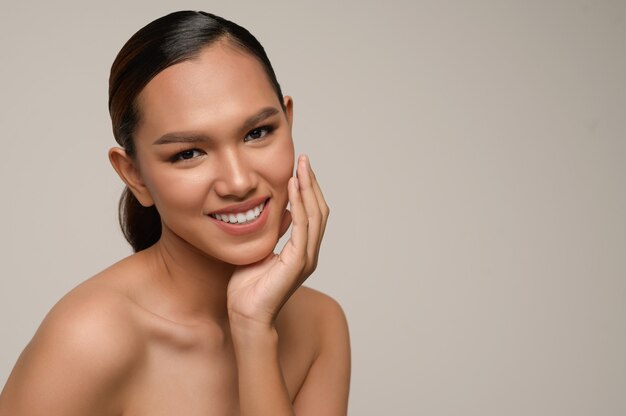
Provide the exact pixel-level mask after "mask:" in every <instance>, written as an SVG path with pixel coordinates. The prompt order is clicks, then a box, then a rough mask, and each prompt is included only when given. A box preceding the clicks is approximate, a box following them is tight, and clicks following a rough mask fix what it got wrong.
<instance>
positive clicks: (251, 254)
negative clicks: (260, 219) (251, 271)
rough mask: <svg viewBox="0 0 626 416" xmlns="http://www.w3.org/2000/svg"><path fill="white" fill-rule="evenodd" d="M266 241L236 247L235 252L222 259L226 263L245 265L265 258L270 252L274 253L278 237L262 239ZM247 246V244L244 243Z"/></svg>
mask: <svg viewBox="0 0 626 416" xmlns="http://www.w3.org/2000/svg"><path fill="white" fill-rule="evenodd" d="M264 240H266V241H263V242H258V243H256V244H253V245H252V246H251V247H241V248H238V249H236V251H237V252H236V253H231V254H232V255H229V256H226V258H223V259H222V260H223V261H225V262H226V263H230V264H232V265H234V266H246V265H248V264H253V263H256V262H259V261H261V260H263V259H265V258H266V257H267V256H269V255H270V254H272V253H274V248H275V247H276V244H277V242H278V239H275V240H271V239H264ZM246 246H247V245H246Z"/></svg>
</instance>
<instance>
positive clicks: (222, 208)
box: [131, 42, 294, 265]
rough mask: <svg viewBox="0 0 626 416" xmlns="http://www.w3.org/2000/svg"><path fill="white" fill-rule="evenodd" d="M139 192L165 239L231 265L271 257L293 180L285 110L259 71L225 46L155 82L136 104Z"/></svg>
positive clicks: (219, 45)
mask: <svg viewBox="0 0 626 416" xmlns="http://www.w3.org/2000/svg"><path fill="white" fill-rule="evenodd" d="M137 103H138V108H139V123H138V125H137V128H136V130H135V134H134V141H135V149H136V158H135V161H134V164H135V167H136V169H137V172H138V175H137V177H138V180H137V182H138V183H139V185H138V186H131V189H133V192H134V193H135V195H136V196H137V197H138V199H139V201H141V202H142V203H143V204H145V205H149V204H150V203H154V204H155V205H156V207H157V210H158V211H159V214H160V215H161V220H162V223H163V232H162V237H161V238H162V239H169V241H171V242H175V243H176V244H183V245H185V244H188V245H190V246H192V247H194V248H196V249H198V250H200V251H201V252H203V253H205V254H206V255H208V256H211V257H213V258H215V259H219V260H221V261H224V262H227V263H230V264H236V265H240V264H249V263H252V262H255V261H258V260H260V259H262V258H263V257H265V256H266V255H267V254H269V253H270V252H271V251H272V250H273V248H274V246H275V245H276V242H277V240H278V238H279V232H280V228H281V221H282V217H283V214H284V212H285V207H286V204H287V182H288V180H289V178H290V177H291V176H292V172H293V163H294V153H293V152H294V149H293V142H292V138H291V120H292V115H291V114H292V113H291V109H292V104H291V99H290V98H288V97H286V98H285V105H286V110H283V108H282V106H281V103H280V102H279V101H278V97H277V95H276V92H275V91H274V89H273V88H272V86H271V84H270V81H269V80H268V78H267V75H266V74H265V72H264V70H263V67H262V65H261V64H260V63H259V62H258V61H257V60H256V59H255V58H254V57H252V56H251V55H249V54H247V53H246V52H244V51H242V50H241V49H238V48H237V47H236V46H232V45H230V44H228V43H226V42H218V43H216V44H214V45H211V46H209V47H207V48H205V49H203V50H202V51H201V53H200V54H199V55H198V56H197V57H196V58H194V59H193V60H188V61H184V62H181V63H179V64H176V65H173V66H171V67H168V68H167V69H165V70H164V71H162V72H160V73H159V74H158V75H157V76H156V77H154V78H153V79H152V80H151V81H150V82H149V83H148V84H147V85H146V87H145V88H144V89H143V91H142V92H141V94H140V95H139V97H138V100H137Z"/></svg>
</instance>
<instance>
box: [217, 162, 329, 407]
mask: <svg viewBox="0 0 626 416" xmlns="http://www.w3.org/2000/svg"><path fill="white" fill-rule="evenodd" d="M296 171H297V178H292V179H291V180H290V181H289V185H288V188H289V189H288V191H289V203H290V206H291V218H292V225H293V227H292V232H291V237H290V239H289V241H287V243H286V244H285V247H284V248H283V250H282V251H281V253H280V254H279V255H275V254H270V255H269V256H268V257H267V258H266V259H264V260H263V261H261V262H259V263H256V264H253V265H249V266H245V267H242V268H240V269H238V270H237V271H236V272H235V273H234V274H233V276H232V278H231V280H230V282H229V287H228V311H229V319H230V326H231V334H232V339H233V345H234V349H235V355H236V359H237V367H238V376H239V400H240V410H241V415H242V416H252V415H272V416H281V415H294V414H295V413H294V408H293V406H292V403H291V400H290V399H289V395H288V392H287V388H286V386H285V380H284V377H283V374H282V371H281V368H280V363H279V360H278V335H277V332H276V326H275V320H276V317H277V315H278V312H279V311H280V310H281V308H282V306H283V305H284V304H285V302H286V301H287V300H288V299H289V297H290V296H291V295H292V294H293V293H294V292H295V291H296V289H297V288H298V287H299V286H300V285H302V283H303V282H304V280H305V279H306V278H307V277H308V276H309V275H310V274H311V273H312V272H313V270H314V269H315V267H316V265H317V258H318V253H319V248H320V244H321V241H322V236H323V234H324V229H325V227H326V221H327V219H328V213H329V210H328V206H327V205H326V202H325V201H324V198H323V196H322V193H321V191H320V188H319V185H318V184H317V181H316V179H315V176H314V174H313V171H312V169H311V167H310V165H309V163H308V160H307V159H306V158H304V157H301V158H299V160H298V165H297V170H296ZM286 225H287V226H288V222H287V224H286ZM285 230H286V227H285ZM325 357H326V354H325ZM320 362H322V361H320ZM318 368H320V367H318ZM316 372H317V370H316ZM320 372H321V371H320ZM313 384H317V382H314V383H313ZM324 399H325V398H324V397H322V398H319V400H324ZM307 403H309V402H308V401H307ZM307 411H310V410H307Z"/></svg>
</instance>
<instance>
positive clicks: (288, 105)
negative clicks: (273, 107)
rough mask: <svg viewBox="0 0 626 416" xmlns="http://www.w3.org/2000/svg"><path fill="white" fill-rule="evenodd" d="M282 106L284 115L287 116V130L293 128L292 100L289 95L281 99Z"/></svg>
mask: <svg viewBox="0 0 626 416" xmlns="http://www.w3.org/2000/svg"><path fill="white" fill-rule="evenodd" d="M283 105H284V106H285V115H286V116H287V123H288V124H289V128H291V127H292V126H293V98H291V97H290V96H289V95H285V96H284V97H283Z"/></svg>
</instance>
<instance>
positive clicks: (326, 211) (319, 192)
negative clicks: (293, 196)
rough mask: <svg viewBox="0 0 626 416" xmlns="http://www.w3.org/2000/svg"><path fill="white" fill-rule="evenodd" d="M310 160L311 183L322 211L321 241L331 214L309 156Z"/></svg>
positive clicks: (308, 160)
mask: <svg viewBox="0 0 626 416" xmlns="http://www.w3.org/2000/svg"><path fill="white" fill-rule="evenodd" d="M307 162H308V170H309V173H310V176H311V183H312V186H313V191H314V192H315V197H316V199H317V202H318V205H319V209H320V212H321V213H322V225H321V235H320V243H321V240H322V238H323V237H324V232H325V231H326V223H327V222H328V215H329V214H330V209H329V207H328V204H327V203H326V199H325V198H324V195H323V194H322V190H321V188H320V185H319V183H318V181H317V177H316V176H315V172H313V168H312V167H311V161H310V159H308V158H307Z"/></svg>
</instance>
